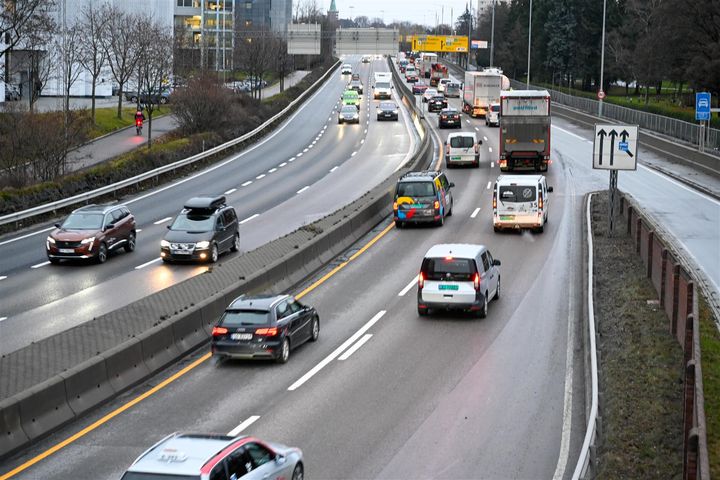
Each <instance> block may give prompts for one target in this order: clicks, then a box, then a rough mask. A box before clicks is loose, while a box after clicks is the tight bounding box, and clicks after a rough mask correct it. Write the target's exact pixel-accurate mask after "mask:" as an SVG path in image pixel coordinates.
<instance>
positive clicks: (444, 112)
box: [441, 110, 458, 115]
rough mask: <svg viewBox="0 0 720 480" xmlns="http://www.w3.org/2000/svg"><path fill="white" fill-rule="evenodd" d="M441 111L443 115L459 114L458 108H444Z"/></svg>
mask: <svg viewBox="0 0 720 480" xmlns="http://www.w3.org/2000/svg"><path fill="white" fill-rule="evenodd" d="M441 113H442V114H443V115H458V111H457V110H443V111H442V112H441Z"/></svg>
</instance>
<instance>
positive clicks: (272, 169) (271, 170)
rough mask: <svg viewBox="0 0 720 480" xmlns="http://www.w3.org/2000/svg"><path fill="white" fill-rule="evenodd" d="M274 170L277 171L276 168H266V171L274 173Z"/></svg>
mask: <svg viewBox="0 0 720 480" xmlns="http://www.w3.org/2000/svg"><path fill="white" fill-rule="evenodd" d="M275 172H277V168H271V169H270V170H268V173H275Z"/></svg>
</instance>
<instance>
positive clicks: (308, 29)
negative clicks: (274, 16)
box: [287, 23, 321, 55]
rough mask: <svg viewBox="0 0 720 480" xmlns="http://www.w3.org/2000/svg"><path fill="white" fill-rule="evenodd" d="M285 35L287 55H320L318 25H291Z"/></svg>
mask: <svg viewBox="0 0 720 480" xmlns="http://www.w3.org/2000/svg"><path fill="white" fill-rule="evenodd" d="M287 35H288V36H287V49H288V54H289V55H320V38H321V33H320V24H306V23H300V24H297V23H292V24H290V25H288V33H287Z"/></svg>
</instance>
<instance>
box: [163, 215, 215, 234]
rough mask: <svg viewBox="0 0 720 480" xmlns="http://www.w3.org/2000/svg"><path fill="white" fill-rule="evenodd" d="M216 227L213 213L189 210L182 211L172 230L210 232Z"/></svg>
mask: <svg viewBox="0 0 720 480" xmlns="http://www.w3.org/2000/svg"><path fill="white" fill-rule="evenodd" d="M214 227H215V225H214V219H213V216H212V215H208V214H206V213H205V214H203V213H197V212H189V213H181V214H180V215H178V216H177V218H175V221H174V222H173V224H172V227H170V228H171V230H179V231H184V232H209V231H211V230H213V229H214Z"/></svg>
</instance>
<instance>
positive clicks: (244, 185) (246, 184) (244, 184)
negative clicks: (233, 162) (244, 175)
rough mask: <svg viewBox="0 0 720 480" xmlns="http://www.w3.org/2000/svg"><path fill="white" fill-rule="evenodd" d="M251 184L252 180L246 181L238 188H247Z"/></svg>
mask: <svg viewBox="0 0 720 480" xmlns="http://www.w3.org/2000/svg"><path fill="white" fill-rule="evenodd" d="M251 183H252V180H248V181H247V182H245V183H243V184H242V185H240V186H241V187H247V186H248V185H250V184H251Z"/></svg>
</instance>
